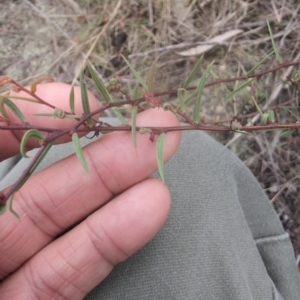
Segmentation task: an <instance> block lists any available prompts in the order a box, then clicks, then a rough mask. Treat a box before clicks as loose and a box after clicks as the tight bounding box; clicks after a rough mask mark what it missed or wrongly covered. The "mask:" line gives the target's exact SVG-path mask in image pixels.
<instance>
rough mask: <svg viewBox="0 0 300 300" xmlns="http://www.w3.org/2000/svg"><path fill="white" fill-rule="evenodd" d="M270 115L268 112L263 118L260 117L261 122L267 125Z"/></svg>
mask: <svg viewBox="0 0 300 300" xmlns="http://www.w3.org/2000/svg"><path fill="white" fill-rule="evenodd" d="M268 117H269V114H268V113H264V114H262V116H261V119H260V123H261V124H262V125H266V124H267V121H268Z"/></svg>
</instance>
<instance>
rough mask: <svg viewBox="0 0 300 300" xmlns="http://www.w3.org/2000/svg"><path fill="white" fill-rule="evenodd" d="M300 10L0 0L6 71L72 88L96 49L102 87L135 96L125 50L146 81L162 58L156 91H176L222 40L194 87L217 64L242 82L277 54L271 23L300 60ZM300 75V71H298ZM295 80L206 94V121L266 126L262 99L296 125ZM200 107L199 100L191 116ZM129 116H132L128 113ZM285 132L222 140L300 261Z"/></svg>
mask: <svg viewBox="0 0 300 300" xmlns="http://www.w3.org/2000/svg"><path fill="white" fill-rule="evenodd" d="M299 9H300V2H299V1H296V0H294V1H293V0H271V1H269V0H262V1H251V0H248V1H247V0H245V1H240V0H224V1H222V5H220V1H218V0H202V1H200V0H198V1H197V0H193V1H188V0H186V1H183V0H182V1H180V0H166V1H163V0H140V1H135V0H128V1H107V0H103V1H96V0H77V1H75V0H63V1H58V0H50V1H49V0H16V1H9V0H4V1H1V3H0V62H1V64H0V75H8V76H10V77H13V78H14V79H15V80H17V81H19V82H21V83H22V84H24V85H25V84H30V83H31V82H32V81H33V80H34V79H35V78H38V77H39V76H41V75H49V76H51V77H53V78H54V79H55V80H56V81H63V82H66V83H71V82H73V80H74V78H75V79H76V75H77V74H78V71H79V70H80V68H81V64H82V61H83V57H85V56H86V55H87V54H88V53H89V52H90V53H89V58H90V62H91V63H92V64H93V66H94V67H95V69H96V71H97V73H98V74H99V76H101V78H102V80H103V81H108V80H109V79H111V78H112V77H118V78H119V81H120V82H121V84H123V85H126V86H127V87H128V88H129V89H130V90H133V89H134V87H135V86H136V85H137V81H136V80H135V78H134V76H133V75H132V73H131V72H130V70H129V68H128V67H127V66H126V64H125V63H124V61H123V60H122V58H121V55H120V53H122V54H123V55H124V56H126V57H127V58H128V60H129V61H130V62H131V64H132V65H133V66H134V67H135V68H136V69H137V70H138V71H139V72H140V73H141V75H142V76H143V77H144V78H147V76H148V74H149V72H150V68H151V65H152V63H153V62H154V61H155V60H156V59H157V65H156V73H155V91H164V90H169V89H176V88H178V87H179V86H180V85H182V84H183V82H184V81H185V79H186V78H187V77H188V74H189V73H190V72H191V70H192V69H193V67H194V65H195V63H196V62H197V60H198V59H199V57H200V54H201V53H200V50H199V49H198V48H196V49H195V47H196V46H199V45H200V44H201V43H202V44H203V43H204V42H207V41H209V40H210V39H212V38H216V36H219V35H221V37H219V39H218V42H219V43H218V44H217V45H214V46H213V47H212V49H211V50H209V51H205V55H204V59H203V63H202V65H201V68H200V71H199V73H198V75H197V76H196V77H195V79H194V80H193V82H192V83H191V85H197V83H198V82H199V79H200V77H201V74H202V73H203V71H204V70H205V68H206V67H207V66H208V65H209V64H210V63H211V62H212V61H214V65H213V72H214V75H215V76H216V77H218V78H229V77H237V76H242V75H245V74H247V72H248V71H249V70H251V69H252V68H253V67H254V66H256V65H257V64H258V63H259V62H260V61H261V60H262V59H263V58H266V57H267V55H268V54H269V53H271V52H272V51H273V49H274V46H273V45H272V40H271V38H270V33H269V30H268V26H267V21H268V22H269V24H270V27H271V29H272V32H273V37H274V42H275V45H276V47H277V49H278V52H279V54H280V56H281V57H282V61H283V62H292V61H300V54H299V43H300V42H299V41H300V38H299V35H300V31H299V26H300V25H299V24H300V22H299V19H300V14H299ZM237 29H239V30H240V32H239V33H238V34H235V35H233V36H232V37H231V38H229V39H227V40H220V38H221V39H222V34H225V33H230V32H231V33H232V32H233V30H237ZM223 37H224V36H223ZM183 51H185V52H186V53H185V55H183V54H184V53H181V52H183ZM278 64H279V62H278V57H277V58H276V55H275V54H272V55H271V56H270V57H267V58H266V59H265V60H264V62H263V63H262V64H261V65H260V66H259V67H258V69H257V70H256V71H255V72H260V71H264V70H267V69H269V68H274V67H276V66H277V65H278ZM295 70H296V71H298V72H299V67H298V69H297V68H295ZM85 74H86V80H87V83H88V87H89V89H91V90H92V91H93V92H94V93H95V94H96V95H97V97H98V98H99V99H100V98H101V96H100V95H99V94H98V93H97V90H96V89H95V87H94V85H93V84H92V80H91V79H90V78H89V74H88V73H87V72H86V73H85ZM292 75H293V76H296V75H295V74H294V73H292V69H287V68H285V69H280V70H278V71H277V72H274V73H271V74H268V75H266V76H264V77H262V78H261V79H259V80H257V82H256V84H253V85H252V86H251V85H249V87H248V88H245V89H243V90H242V91H241V92H238V93H236V94H234V95H232V96H231V97H227V96H228V95H229V94H230V92H231V91H233V90H234V89H236V88H237V87H238V85H239V84H241V83H240V82H237V81H235V82H233V83H230V84H224V83H223V84H220V85H217V86H213V87H211V88H205V89H204V91H203V99H202V101H203V105H202V108H201V120H202V121H203V122H205V123H211V124H226V122H227V123H228V122H229V121H232V120H233V119H237V120H238V121H239V122H241V123H242V124H246V123H247V122H251V121H252V122H254V124H257V122H258V121H256V120H254V119H253V118H254V117H255V115H257V108H256V106H255V103H254V101H253V97H254V100H255V101H256V102H257V104H258V105H259V106H260V107H261V108H264V111H267V110H268V109H274V111H275V117H276V120H277V121H278V122H279V121H280V122H282V123H289V122H296V121H298V120H299V109H298V101H299V98H298V96H299V95H298V94H299V86H298V88H296V87H295V86H294V87H293V86H292V85H291V83H290V82H287V81H286V79H287V76H292ZM211 76H212V75H211ZM294 78H296V77H294ZM75 82H78V81H75ZM253 91H254V96H253V93H252V92H253ZM115 96H116V97H120V95H115ZM161 99H162V100H163V101H169V102H170V103H172V104H175V103H176V101H177V99H176V95H173V96H165V97H163V98H161ZM194 103H195V102H194V100H193V99H192V101H191V102H190V105H189V107H188V112H189V113H191V112H192V105H193V104H194ZM123 113H124V114H125V115H126V114H128V111H127V109H125V110H124V111H123ZM235 116H236V117H235ZM251 119H252V120H251ZM222 120H223V122H222ZM224 120H227V121H224ZM281 134H282V131H280V130H275V131H271V132H262V133H255V134H253V136H251V137H250V136H241V137H239V138H237V136H236V135H234V134H233V133H226V134H224V133H217V134H214V135H213V136H214V137H215V138H216V139H218V140H219V141H220V142H221V143H223V144H224V145H227V147H229V148H230V149H231V150H232V151H234V152H235V153H236V154H237V155H238V156H239V157H240V158H241V159H242V160H243V161H244V162H245V164H246V165H247V166H248V167H249V168H250V169H251V171H252V172H253V174H254V175H255V177H256V178H257V179H258V181H259V182H260V184H261V186H262V188H263V189H264V190H265V192H266V194H267V195H268V196H269V198H270V201H271V202H272V204H273V205H274V207H275V209H276V210H277V212H278V215H279V216H280V218H281V221H282V223H283V225H284V227H285V229H286V230H287V232H289V234H290V236H291V239H292V242H293V246H294V250H295V254H296V256H297V255H299V254H300V199H299V190H300V177H299V169H300V167H299V166H300V164H299V162H300V155H299V151H298V149H299V144H300V143H299V137H298V131H294V132H292V133H291V134H290V135H288V136H287V137H283V136H281Z"/></svg>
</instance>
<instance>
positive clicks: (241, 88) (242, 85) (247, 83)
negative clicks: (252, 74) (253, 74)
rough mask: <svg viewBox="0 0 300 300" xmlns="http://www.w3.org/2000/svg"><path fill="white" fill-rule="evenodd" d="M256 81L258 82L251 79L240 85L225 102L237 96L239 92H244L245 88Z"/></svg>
mask: <svg viewBox="0 0 300 300" xmlns="http://www.w3.org/2000/svg"><path fill="white" fill-rule="evenodd" d="M255 80H256V78H252V79H249V80H247V81H246V82H244V83H242V84H240V85H239V86H238V87H237V88H235V89H234V90H233V91H232V92H231V93H229V94H228V95H227V96H226V98H225V100H228V99H229V98H231V97H232V96H233V95H234V94H236V93H237V92H239V91H241V90H243V89H244V88H245V87H247V86H249V85H250V83H252V82H253V81H255Z"/></svg>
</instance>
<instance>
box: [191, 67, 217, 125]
mask: <svg viewBox="0 0 300 300" xmlns="http://www.w3.org/2000/svg"><path fill="white" fill-rule="evenodd" d="M213 63H214V62H211V63H210V64H209V65H208V67H207V68H206V69H205V71H204V72H203V74H202V76H201V78H200V81H199V84H198V86H197V90H196V91H197V101H196V106H195V107H194V110H193V120H194V122H196V123H198V122H199V120H200V107H201V103H202V93H203V89H204V87H205V83H206V79H207V76H208V75H209V73H210V70H211V68H212V65H213Z"/></svg>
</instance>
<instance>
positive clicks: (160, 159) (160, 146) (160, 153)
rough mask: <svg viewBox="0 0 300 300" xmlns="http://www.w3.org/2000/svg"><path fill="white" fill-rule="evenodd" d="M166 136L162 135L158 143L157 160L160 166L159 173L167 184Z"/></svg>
mask: <svg viewBox="0 0 300 300" xmlns="http://www.w3.org/2000/svg"><path fill="white" fill-rule="evenodd" d="M165 139H166V134H165V133H161V134H160V135H159V137H158V138H157V141H156V160H157V166H158V173H159V176H160V178H161V180H162V181H163V182H165V173H164V145H165Z"/></svg>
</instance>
